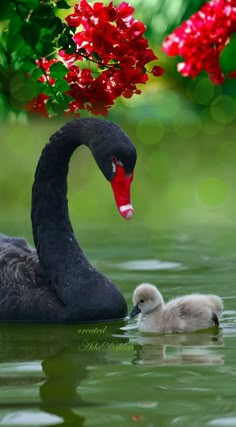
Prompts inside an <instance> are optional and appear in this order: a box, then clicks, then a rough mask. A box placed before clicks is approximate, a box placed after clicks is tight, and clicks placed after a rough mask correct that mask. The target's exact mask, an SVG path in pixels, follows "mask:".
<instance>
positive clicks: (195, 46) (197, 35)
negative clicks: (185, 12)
mask: <svg viewBox="0 0 236 427" xmlns="http://www.w3.org/2000/svg"><path fill="white" fill-rule="evenodd" d="M235 31H236V0H212V1H210V2H207V3H206V4H204V6H203V7H202V8H201V9H200V10H199V11H198V12H196V13H195V14H194V15H192V16H191V18H190V19H188V20H187V21H185V22H184V23H183V24H182V25H181V26H180V27H178V28H177V29H176V30H175V31H174V32H173V33H172V34H171V35H169V36H167V38H166V39H165V41H164V43H163V45H162V49H163V50H164V52H166V53H167V54H168V55H170V56H175V55H180V56H182V57H183V58H184V62H180V63H179V64H178V67H177V68H178V71H180V73H181V74H182V75H183V76H190V77H192V78H194V77H196V76H197V75H198V74H199V73H200V72H201V71H202V70H205V71H207V73H208V74H209V78H210V79H211V80H212V81H213V83H215V84H222V83H223V82H224V78H225V76H224V74H223V72H222V70H221V68H220V64H219V57H220V54H221V51H222V50H223V49H224V47H225V45H226V44H227V43H228V42H229V39H230V36H231V34H232V33H234V32H235Z"/></svg>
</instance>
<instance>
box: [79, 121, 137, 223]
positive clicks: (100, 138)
mask: <svg viewBox="0 0 236 427" xmlns="http://www.w3.org/2000/svg"><path fill="white" fill-rule="evenodd" d="M79 120H80V123H81V120H83V125H84V124H85V125H86V126H88V125H89V126H88V128H87V129H88V132H89V135H88V142H87V145H88V146H89V147H90V149H91V151H92V153H93V156H94V158H95V160H96V162H97V164H98V166H99V168H100V169H101V171H102V173H103V175H104V176H105V178H106V179H107V180H108V181H109V182H110V184H111V186H112V190H113V193H114V197H115V201H116V204H117V207H118V210H119V212H120V214H121V215H122V216H123V217H124V218H125V219H130V218H132V217H133V214H134V209H133V206H132V204H131V202H130V187H131V183H132V180H133V174H134V167H135V163H136V158H137V153H136V149H135V147H134V145H133V144H132V142H131V141H130V139H129V137H128V136H127V135H126V134H125V132H123V130H122V129H121V128H120V127H119V126H118V125H116V124H115V123H111V122H108V121H107V120H101V119H91V118H90V119H79ZM88 132H87V133H88Z"/></svg>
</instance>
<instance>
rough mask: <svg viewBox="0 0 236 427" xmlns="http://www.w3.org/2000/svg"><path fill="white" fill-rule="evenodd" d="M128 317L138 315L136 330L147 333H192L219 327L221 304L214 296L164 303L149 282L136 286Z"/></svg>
mask: <svg viewBox="0 0 236 427" xmlns="http://www.w3.org/2000/svg"><path fill="white" fill-rule="evenodd" d="M133 304H134V308H133V310H132V311H131V313H130V317H134V316H136V315H137V314H139V317H138V329H139V331H140V332H148V333H171V332H192V331H197V330H200V329H206V328H210V327H212V326H217V327H219V317H220V315H221V313H222V310H223V301H222V299H221V298H220V297H218V296H217V295H210V294H206V295H203V294H190V295H185V296H181V297H178V298H173V299H171V300H170V301H169V302H168V303H167V304H165V303H164V300H163V297H162V295H161V293H160V291H159V290H158V289H157V288H156V287H155V286H154V285H151V284H149V283H142V284H141V285H139V286H137V287H136V289H135V290H134V293H133Z"/></svg>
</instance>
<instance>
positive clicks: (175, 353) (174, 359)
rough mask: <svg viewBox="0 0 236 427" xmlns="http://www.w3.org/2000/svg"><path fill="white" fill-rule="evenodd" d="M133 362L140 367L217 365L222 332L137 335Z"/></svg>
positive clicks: (220, 356)
mask: <svg viewBox="0 0 236 427" xmlns="http://www.w3.org/2000/svg"><path fill="white" fill-rule="evenodd" d="M136 342H137V343H138V344H139V347H138V348H137V351H136V356H135V358H134V360H133V363H134V364H139V365H150V366H153V365H157V366H158V365H215V364H217V365H219V364H223V362H224V360H223V355H222V354H220V353H219V352H216V351H215V350H216V349H217V347H222V346H223V345H224V344H223V337H222V332H221V331H218V330H214V331H213V330H211V331H210V330H209V331H204V332H198V333H196V332H195V333H192V334H169V335H154V334H153V335H139V336H138V338H137V339H136Z"/></svg>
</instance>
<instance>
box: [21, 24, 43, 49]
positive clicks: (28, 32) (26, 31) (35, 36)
mask: <svg viewBox="0 0 236 427" xmlns="http://www.w3.org/2000/svg"><path fill="white" fill-rule="evenodd" d="M21 35H22V37H23V39H24V40H25V42H26V43H27V44H28V45H29V46H31V47H34V46H35V45H36V43H37V42H38V40H39V35H40V26H39V25H38V24H37V22H25V23H24V25H23V27H22V28H21Z"/></svg>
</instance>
